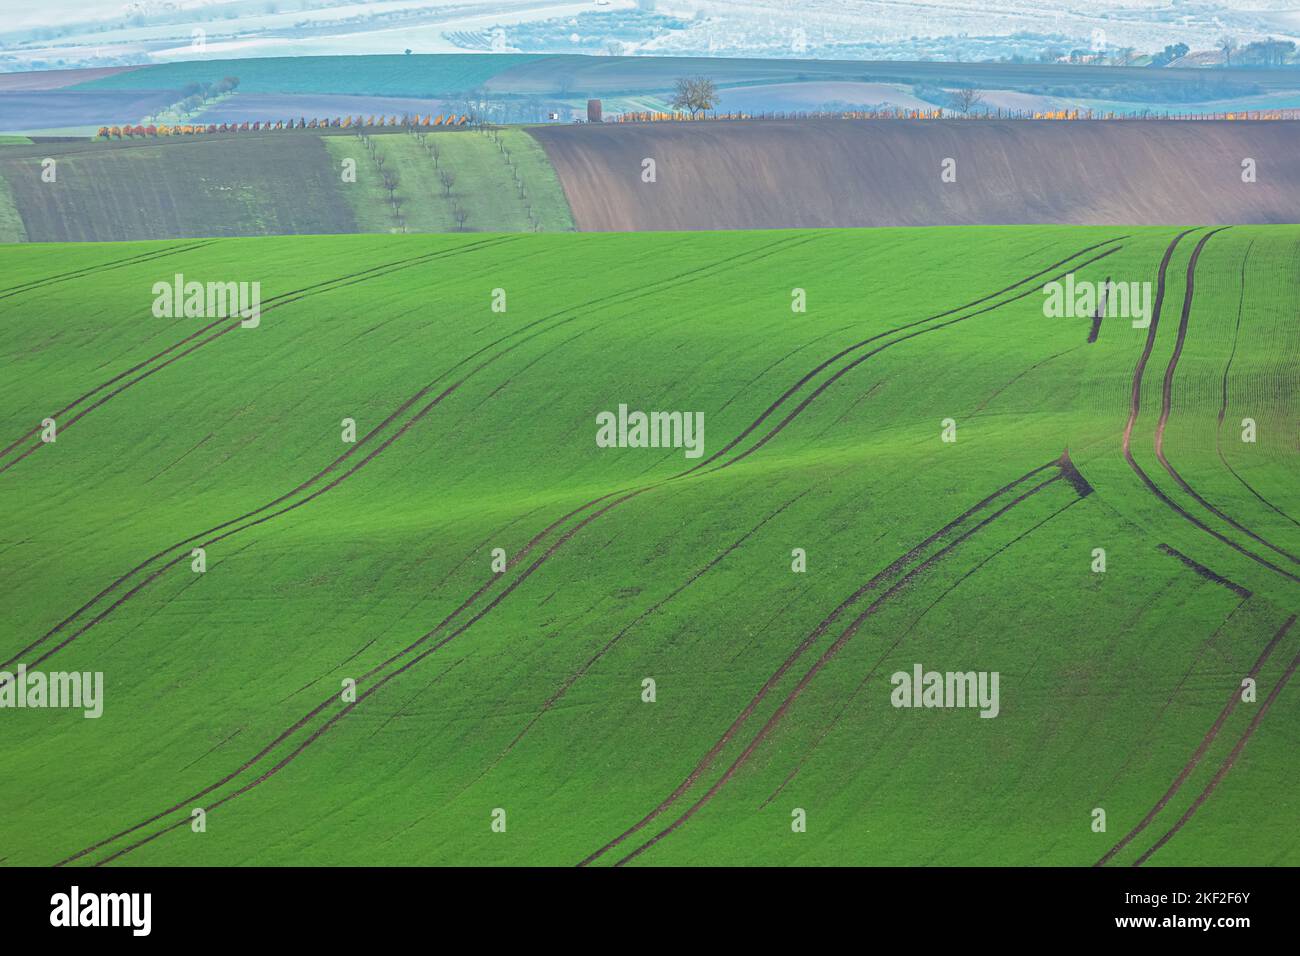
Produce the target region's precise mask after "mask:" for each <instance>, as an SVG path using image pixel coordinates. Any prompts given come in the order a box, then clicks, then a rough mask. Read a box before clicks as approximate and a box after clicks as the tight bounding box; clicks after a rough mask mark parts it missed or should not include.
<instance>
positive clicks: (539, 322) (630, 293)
mask: <svg viewBox="0 0 1300 956" xmlns="http://www.w3.org/2000/svg"><path fill="white" fill-rule="evenodd" d="M804 241H808V240H804ZM789 242H790V240H777V241H776V242H774V243H770V244H768V245H764V246H760V247H758V248H757V249H755V250H753V253H754V254H756V255H757V254H760V253H761V255H758V258H762V257H765V256H766V255H769V254H771V251H772V247H774V246H776V247H780V246H783V245H787V244H789ZM764 250H768V251H766V252H765V251H764ZM742 255H743V254H742ZM737 258H738V257H736V256H731V257H728V258H726V259H723V260H720V261H718V262H716V263H710V264H708V265H707V266H704V267H699V268H696V269H693V270H689V271H688V272H686V273H683V274H682V275H680V276H673V277H671V278H669V279H664V280H660V281H659V282H656V283H652V284H651V285H650V286H643V287H640V288H638V289H633V290H627V291H625V292H623V293H614V294H611V295H609V296H602V297H600V298H598V299H596V300H593V301H591V302H587V303H582V304H580V305H577V306H571V307H569V308H567V309H563V310H560V311H559V312H555V313H552V314H550V315H547V316H543V317H541V318H539V319H535V320H533V321H532V322H530V323H527V324H526V325H524V326H522V327H520V328H519V329H516V330H515V331H514V332H511V333H508V334H506V335H504V336H501V337H500V338H498V339H496V340H495V341H493V342H490V343H488V344H487V345H485V346H483V347H481V348H479V349H478V350H477V351H475V352H473V353H471V355H469V356H467V357H466V358H463V359H461V360H460V361H459V362H457V363H456V364H455V365H453V366H451V367H450V368H449V369H447V370H445V371H444V372H443V373H442V374H440V375H439V376H438V377H437V378H435V379H434V380H433V381H432V382H430V383H429V384H428V385H426V386H425V387H424V388H422V389H420V390H419V391H418V392H416V393H415V394H414V395H412V396H411V397H410V398H408V399H407V400H406V401H405V402H403V403H402V405H400V406H398V408H397V410H396V411H394V412H392V413H391V414H390V415H389V416H388V417H387V418H385V419H384V421H383V422H381V423H380V424H379V425H377V426H376V427H375V428H374V429H372V430H371V431H370V432H368V433H367V434H366V435H365V436H364V437H363V438H362V439H361V440H360V441H359V442H357V443H356V444H355V445H353V446H351V447H350V448H349V449H348V450H347V451H346V452H344V454H342V455H340V456H339V457H338V458H337V459H335V461H334V462H332V463H331V464H330V465H328V466H327V467H326V468H325V469H324V470H322V471H320V472H318V473H317V474H316V475H314V476H312V477H311V478H309V479H307V480H306V481H305V482H303V483H301V484H300V485H298V486H297V487H296V488H294V489H293V490H291V491H289V492H286V493H285V494H283V495H281V496H280V497H278V498H276V499H274V500H273V501H271V502H268V503H267V504H264V505H262V506H261V507H259V508H256V509H254V510H252V511H250V512H246V513H245V514H243V515H241V516H239V517H237V518H232V519H230V520H229V521H226V522H223V523H222V524H220V525H216V526H215V527H213V528H210V529H208V530H207V531H204V532H200V533H199V534H197V535H192V536H191V537H189V538H187V539H185V540H184V541H180V542H177V543H176V544H173V545H171V546H170V547H168V548H165V549H164V550H162V551H159V552H157V553H156V554H154V555H152V556H151V557H150V558H148V559H146V560H145V561H143V562H141V563H140V564H138V565H136V567H135V568H133V569H131V570H130V571H128V572H126V574H124V575H121V576H120V577H119V578H118V579H117V580H115V581H114V582H113V583H112V584H110V585H109V586H108V587H107V588H105V589H104V590H102V591H100V592H99V594H97V595H96V596H95V597H93V598H92V599H91V600H90V601H88V602H86V603H85V604H83V605H82V606H81V607H80V608H78V609H77V611H75V612H74V613H73V614H72V615H70V616H69V617H68V618H65V619H64V620H63V621H61V622H60V623H59V624H57V625H55V627H54V628H52V629H51V630H50V631H47V632H46V633H45V634H44V635H42V636H41V637H40V638H38V639H37V640H36V641H34V642H32V643H31V644H28V645H27V647H25V648H23V649H22V650H21V651H19V652H18V654H17V655H15V656H14V657H11V658H10V659H9V660H8V661H6V662H5V663H4V664H3V665H0V667H7V666H9V665H10V664H13V663H15V662H16V661H18V660H19V659H20V658H21V657H22V656H24V655H25V654H27V653H30V652H31V651H33V650H35V649H36V648H37V647H39V646H41V645H42V644H44V643H45V642H46V641H48V640H50V639H51V638H53V637H54V636H55V635H57V634H58V633H59V632H60V631H61V630H63V628H65V627H67V626H68V625H69V624H70V623H71V622H72V621H74V620H75V619H76V618H77V617H79V616H81V615H82V614H83V613H85V612H86V611H87V610H89V609H90V608H91V607H93V606H94V605H95V604H96V603H98V602H99V601H100V600H102V599H103V598H105V597H107V596H108V594H110V593H111V592H113V591H115V590H116V589H117V588H118V587H120V586H121V585H123V584H124V583H125V582H126V581H127V580H128V579H129V578H131V577H132V576H133V575H135V574H137V573H139V572H140V571H142V570H143V569H145V568H146V567H148V566H149V565H150V564H152V563H153V562H154V561H156V560H159V559H160V558H163V557H165V556H166V555H167V554H169V553H170V552H172V551H174V550H177V549H183V548H185V547H186V546H188V545H191V544H194V543H195V542H197V541H200V540H201V539H203V538H204V537H205V536H206V535H209V534H212V533H214V532H217V531H222V529H225V528H229V527H230V526H231V525H233V524H238V523H239V522H241V521H246V520H248V519H251V518H255V516H257V515H259V514H261V513H262V512H264V511H267V510H269V509H271V508H274V507H276V506H277V505H280V504H282V503H284V502H285V501H287V500H288V499H290V498H292V497H293V496H294V495H296V494H298V493H299V492H301V491H303V490H305V489H307V488H308V487H310V486H312V485H314V484H315V483H316V482H318V481H320V480H321V479H322V478H323V477H325V476H326V475H328V474H329V473H330V472H332V471H334V470H335V469H336V468H338V467H339V466H340V465H341V464H342V463H343V462H345V461H346V460H347V459H348V458H350V457H351V456H352V455H353V454H355V453H356V452H357V451H359V450H360V449H361V448H362V447H363V446H364V445H365V444H366V443H367V442H368V441H369V440H370V439H371V438H372V437H374V436H375V435H377V434H378V433H379V432H380V431H382V430H383V429H385V428H387V427H388V425H390V424H391V423H392V422H393V421H395V420H396V419H397V418H398V416H400V415H401V414H402V413H404V412H405V411H407V410H408V409H409V408H410V407H411V406H412V405H414V404H415V403H416V402H417V401H419V400H420V399H421V398H423V397H425V396H426V395H428V394H429V392H430V391H432V390H433V388H434V387H435V386H436V385H437V384H438V383H439V382H440V381H442V380H443V379H445V378H446V377H447V376H448V375H450V374H451V373H452V372H454V371H455V370H456V369H458V368H460V367H462V366H464V365H466V364H468V363H469V362H471V361H473V360H474V359H475V358H477V357H478V356H480V355H482V354H483V353H484V352H486V351H488V350H489V349H492V348H494V347H496V346H497V345H500V344H501V343H503V342H505V341H507V340H509V339H511V338H514V337H515V336H518V335H523V334H524V333H526V332H528V333H530V334H528V335H525V336H524V338H522V339H521V340H520V341H518V342H516V343H514V344H513V345H510V346H508V347H507V348H505V349H504V350H502V351H499V352H497V353H496V354H494V355H493V356H491V357H490V358H488V359H487V360H485V361H484V362H482V363H480V364H479V365H478V366H477V367H476V368H474V369H472V370H471V371H470V372H468V373H467V374H466V375H465V376H464V377H463V378H461V379H460V380H459V381H457V382H455V383H454V384H453V385H451V386H450V387H448V388H447V389H445V390H444V391H443V392H442V393H440V394H439V395H438V396H437V397H435V398H434V399H433V401H431V402H430V403H428V404H427V405H425V406H424V407H423V408H421V409H420V410H419V411H418V412H416V413H415V415H414V416H413V417H412V418H410V419H409V420H408V421H407V422H406V423H405V424H403V425H402V426H401V427H400V428H399V429H398V430H397V432H396V433H395V434H394V435H393V436H391V437H389V438H387V439H386V440H385V441H383V443H382V444H381V445H380V446H379V447H378V448H377V449H376V450H375V451H374V452H371V453H370V454H368V455H367V456H366V457H365V458H364V459H363V460H362V461H361V462H360V463H359V464H356V465H354V466H352V467H351V468H350V469H349V470H348V471H347V472H346V473H344V474H343V475H342V476H341V477H339V478H337V479H335V480H334V481H332V482H330V483H329V484H328V485H326V486H325V487H323V488H320V489H318V490H316V491H314V492H313V493H312V494H311V495H309V496H307V497H306V498H304V499H301V500H299V501H297V502H295V503H293V504H291V505H288V506H286V507H285V508H282V509H281V510H279V511H277V512H275V513H274V514H271V515H267V516H264V517H261V518H257V519H256V520H252V521H249V523H247V524H245V525H242V526H241V527H239V528H235V529H233V530H231V531H225V532H223V533H222V534H219V535H217V536H216V537H215V538H211V539H209V540H207V541H205V542H204V543H203V545H202V546H203V547H207V546H210V545H211V544H214V543H216V542H218V541H221V540H224V539H225V538H227V537H229V536H230V535H232V534H235V533H237V532H239V531H243V530H246V529H247V528H250V527H253V526H255V525H258V524H261V523H263V522H264V521H268V520H270V519H271V518H274V517H278V516H279V515H281V514H284V513H286V512H288V511H292V510H294V509H296V508H298V507H301V506H302V505H303V504H306V503H307V502H308V501H311V500H313V499H315V498H316V497H319V495H321V494H323V493H324V492H326V491H329V490H330V489H332V488H334V487H336V486H337V485H338V484H339V483H340V482H342V481H343V480H345V479H346V478H348V477H350V476H351V475H352V474H355V472H356V471H358V470H359V469H360V468H361V467H363V466H364V465H366V464H368V463H369V462H370V461H371V460H373V459H374V457H375V456H376V455H377V454H379V453H380V452H382V451H383V450H384V449H385V448H387V447H388V446H389V445H391V444H392V443H393V441H395V440H396V439H397V438H398V437H400V436H401V435H402V434H404V433H405V432H406V431H407V430H408V429H409V428H410V427H411V426H412V425H413V424H415V423H416V422H417V421H419V420H420V419H422V418H423V417H424V416H425V415H427V414H428V413H429V412H430V411H431V410H432V409H433V408H434V407H435V406H437V405H438V404H439V403H441V402H442V401H443V399H445V398H447V397H448V396H449V395H451V394H452V393H453V392H455V391H456V389H458V388H459V387H460V386H461V385H462V384H464V382H465V381H467V380H468V379H469V378H471V377H472V376H473V375H475V374H477V372H479V371H481V370H482V369H483V368H485V367H486V366H487V365H490V364H491V363H492V362H494V361H496V360H497V359H499V358H502V357H504V356H505V355H507V354H509V352H511V351H513V350H514V349H515V348H518V347H519V346H520V345H522V344H523V343H524V342H527V341H529V340H530V339H532V338H535V337H536V336H538V335H542V334H544V333H546V332H550V331H553V330H554V329H557V328H559V327H561V326H562V325H565V324H567V323H568V322H571V321H574V320H576V319H578V318H580V317H581V316H582V315H583V314H584V313H583V310H586V309H590V308H591V307H593V306H595V305H598V304H603V303H604V302H607V301H608V300H610V299H612V298H616V297H620V296H622V297H623V298H625V299H629V300H630V299H636V298H640V297H642V296H644V295H648V294H651V292H652V291H657V288H658V287H659V286H662V285H665V284H670V283H673V282H677V281H680V280H682V279H683V278H687V277H690V276H692V275H696V274H698V273H702V272H707V271H709V270H716V269H718V268H721V267H723V266H725V265H730V264H732V263H734V261H735V260H736V259H737ZM566 315H567V316H569V317H568V318H565V319H563V321H560V322H556V323H554V324H551V325H546V327H544V328H541V329H537V327H538V326H543V325H545V324H546V323H549V322H552V320H555V319H559V318H561V317H562V316H566ZM534 329H537V331H531V330H534ZM611 494H613V493H611ZM603 497H609V495H605V496H603ZM597 500H598V501H599V500H601V499H597ZM590 504H591V503H590V502H589V503H588V505H585V506H583V507H584V508H585V507H588V506H590ZM578 510H582V509H578ZM575 513H576V512H571V513H570V515H566V516H565V517H564V518H561V519H560V521H558V522H555V523H553V524H552V525H550V526H549V527H548V528H547V529H546V531H545V532H543V534H542V535H539V536H538V537H536V538H534V540H533V541H532V542H530V544H529V546H528V548H527V549H526V550H531V548H532V547H533V546H535V544H536V543H537V542H538V541H540V540H541V537H543V536H544V535H545V534H546V533H548V532H549V531H550V530H551V529H553V528H554V527H555V526H556V525H558V524H559V523H561V522H563V521H564V520H567V518H568V517H571V516H572V515H573V514H575ZM186 557H187V555H185V554H184V552H182V553H181V554H179V555H177V556H176V557H175V558H174V559H173V560H172V561H170V562H168V563H167V564H166V565H164V566H163V567H162V568H159V569H158V570H156V571H155V572H154V573H152V574H151V575H149V577H148V578H146V579H145V580H144V581H142V582H141V583H140V584H138V585H137V586H136V587H134V588H132V589H131V590H130V591H129V592H128V593H127V594H126V595H124V596H123V597H121V598H120V599H118V600H117V601H116V602H114V604H113V605H112V606H110V607H109V608H108V609H107V610H106V611H104V612H102V613H101V614H100V615H99V616H98V617H96V618H95V619H94V620H92V621H90V622H89V623H88V624H86V625H85V626H83V627H82V628H80V629H79V630H78V631H77V632H76V633H74V634H73V635H72V636H71V637H70V638H68V639H66V640H64V641H62V642H60V643H59V644H58V645H57V646H56V647H55V648H53V649H52V650H51V651H48V652H46V653H45V654H43V655H42V656H41V657H40V658H38V659H37V660H36V661H33V662H32V665H31V666H35V665H36V664H38V663H41V662H43V661H44V660H46V659H47V658H48V657H49V656H50V655H51V654H53V653H55V652H57V651H59V650H61V649H62V648H64V647H66V646H67V645H68V644H69V643H71V641H72V640H75V639H76V638H77V637H79V636H80V635H81V634H84V633H85V632H86V631H88V630H89V629H90V628H91V627H93V626H95V625H96V624H98V623H100V622H101V621H102V620H104V618H106V617H107V616H108V615H109V614H111V613H112V612H113V611H114V610H116V609H117V608H118V607H120V606H121V605H122V604H124V603H125V602H126V601H127V600H129V599H130V598H131V597H133V596H134V595H135V594H137V593H139V591H140V590H142V589H143V588H144V587H146V586H147V585H148V584H150V583H151V582H152V581H154V580H156V579H157V578H158V577H159V576H160V575H161V574H162V573H163V572H165V571H166V570H168V569H169V568H171V567H173V566H175V565H176V564H179V563H180V562H182V561H184V560H185V559H186ZM495 578H496V576H495V575H494V576H493V577H492V578H490V579H489V581H488V585H485V587H484V588H480V590H479V591H477V592H475V594H474V595H473V596H472V597H471V599H470V600H469V601H468V602H467V603H466V605H463V606H462V609H463V607H465V606H467V605H468V604H469V603H472V602H473V600H475V599H477V597H478V596H479V595H480V594H481V593H482V592H483V591H484V590H486V588H487V586H490V585H491V584H492V583H493V582H494V580H495Z"/></svg>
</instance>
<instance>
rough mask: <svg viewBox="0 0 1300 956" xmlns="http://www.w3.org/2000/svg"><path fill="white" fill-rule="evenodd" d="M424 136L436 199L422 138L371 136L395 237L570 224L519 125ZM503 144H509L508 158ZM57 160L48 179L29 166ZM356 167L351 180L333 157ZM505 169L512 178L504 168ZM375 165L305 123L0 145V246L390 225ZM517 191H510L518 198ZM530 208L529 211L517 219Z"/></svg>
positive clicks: (357, 149)
mask: <svg viewBox="0 0 1300 956" xmlns="http://www.w3.org/2000/svg"><path fill="white" fill-rule="evenodd" d="M493 135H494V136H496V137H497V139H493V138H492V136H488V135H485V134H484V133H480V132H477V131H469V130H448V131H445V132H430V133H427V134H426V141H427V142H428V143H429V144H432V148H435V149H436V150H437V151H438V153H439V158H438V162H439V164H440V166H439V169H450V170H452V171H453V172H454V173H455V175H456V183H455V185H454V187H453V189H452V194H451V196H450V197H444V196H443V195H442V192H443V191H442V187H441V186H440V184H439V182H438V179H437V172H438V169H435V168H434V161H433V158H432V157H431V156H430V154H429V152H428V151H427V150H426V148H425V146H424V145H422V144H421V143H419V142H417V139H416V137H415V136H413V135H412V134H409V133H406V132H397V131H394V132H391V133H388V132H385V133H373V134H371V139H373V140H374V141H375V143H376V144H377V151H378V152H379V154H381V155H382V156H383V157H385V161H386V162H387V163H388V165H389V168H390V169H396V170H397V171H398V172H399V173H400V175H401V179H402V182H401V185H400V187H399V188H398V189H397V190H396V196H397V197H398V198H400V199H401V200H402V212H403V215H404V219H405V229H406V231H407V232H444V231H453V230H455V231H460V228H461V227H460V225H459V224H458V223H457V222H456V221H455V220H454V219H453V217H452V201H453V200H454V202H455V203H456V204H458V205H460V206H461V207H463V208H464V209H465V210H466V211H467V212H468V213H469V218H468V219H467V220H466V221H465V223H464V231H467V232H487V231H495V232H515V231H519V232H524V231H539V232H549V231H569V230H572V229H573V218H572V215H571V214H570V212H569V205H568V201H567V200H566V199H565V196H564V190H563V189H562V188H561V186H560V182H559V180H558V179H557V178H556V175H555V171H554V170H553V169H552V168H551V165H550V162H549V161H548V160H547V158H546V154H545V153H544V152H543V151H542V149H541V147H540V146H538V145H537V143H536V142H535V141H534V140H533V139H532V137H530V136H529V135H528V134H527V133H525V132H522V131H520V130H500V131H497V132H495V133H494V134H493ZM503 149H508V150H509V151H510V152H509V162H510V163H511V164H513V167H514V169H513V170H512V169H511V168H510V166H508V165H507V157H506V155H505V153H504V152H503ZM47 157H48V158H53V159H55V160H56V161H57V163H58V166H57V177H56V179H55V181H54V182H52V183H51V182H46V181H44V180H43V179H42V178H41V175H40V170H41V168H42V167H41V162H42V161H43V160H44V159H45V158H47ZM347 158H352V159H355V160H356V161H357V164H356V178H355V181H351V180H345V178H344V175H343V166H342V163H343V160H344V159H347ZM516 174H517V176H518V185H516V182H515V176H516ZM380 175H381V174H380V169H379V167H378V166H377V164H376V163H375V161H374V160H373V159H372V158H371V157H370V156H369V155H368V153H367V151H366V149H365V148H364V147H363V145H362V143H361V141H360V139H359V138H358V137H357V136H355V135H351V134H347V133H344V132H337V131H336V132H335V133H332V134H327V135H320V134H317V133H315V132H312V131H308V130H301V131H298V130H295V131H292V132H288V131H281V132H272V133H236V134H213V135H205V136H196V137H191V138H175V139H166V138H164V139H141V140H121V141H111V142H103V141H95V142H72V143H58V144H51V143H45V144H39V145H32V146H12V147H6V148H5V149H4V150H3V152H0V241H3V242H17V241H21V240H22V239H24V238H26V239H27V240H29V241H32V242H63V241H105V240H130V239H159V238H188V237H196V236H199V237H209V236H257V235H301V234H332V233H352V232H391V231H400V229H399V227H398V225H397V222H396V220H395V217H394V215H393V210H392V207H391V204H390V203H389V200H388V194H387V191H386V190H385V189H384V188H383V184H382V181H381V179H380ZM521 192H522V195H521ZM530 215H531V218H530Z"/></svg>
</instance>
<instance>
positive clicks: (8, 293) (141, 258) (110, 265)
mask: <svg viewBox="0 0 1300 956" xmlns="http://www.w3.org/2000/svg"><path fill="white" fill-rule="evenodd" d="M217 241H218V240H216V239H208V240H205V241H203V242H192V243H190V244H189V245H179V246H169V247H167V248H165V249H150V250H149V251H147V252H141V253H139V254H138V255H134V256H127V257H126V258H125V259H113V260H110V261H109V262H101V263H100V264H99V265H95V266H87V267H85V268H84V269H74V270H72V271H71V272H60V273H57V274H55V275H52V276H45V277H44V278H41V279H30V280H28V281H27V282H20V283H18V285H14V286H9V288H7V289H0V299H8V298H12V297H13V296H15V295H22V294H23V293H24V292H33V291H35V290H37V289H45V288H48V287H49V286H52V285H58V284H59V283H60V282H70V281H72V280H74V279H84V278H85V277H87V276H93V275H99V274H100V273H102V272H111V271H112V270H114V269H120V268H122V267H123V266H129V265H138V264H139V263H141V262H152V261H154V260H155V259H164V258H166V257H167V256H172V255H177V254H179V253H182V252H190V251H192V250H194V249H202V248H203V247H204V246H210V245H212V244H213V243H214V242H217Z"/></svg>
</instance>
